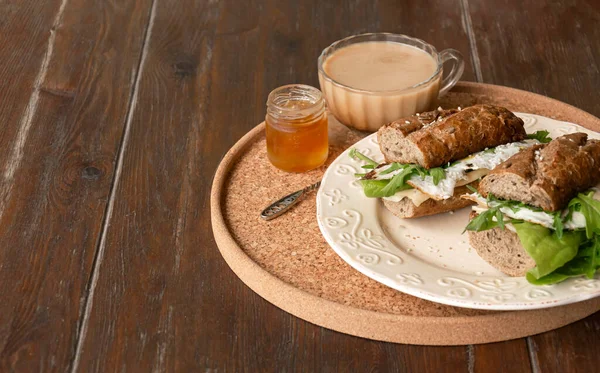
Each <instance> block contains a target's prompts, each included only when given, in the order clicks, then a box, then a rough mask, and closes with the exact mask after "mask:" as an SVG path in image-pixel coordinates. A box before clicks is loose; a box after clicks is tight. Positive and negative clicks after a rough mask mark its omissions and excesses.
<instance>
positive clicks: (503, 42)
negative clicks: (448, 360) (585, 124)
mask: <svg viewBox="0 0 600 373" xmlns="http://www.w3.org/2000/svg"><path fill="white" fill-rule="evenodd" d="M464 4H466V7H467V9H468V11H469V17H470V18H469V22H470V23H471V25H472V29H471V36H472V37H473V42H474V43H475V50H476V51H478V52H479V54H478V61H477V65H479V66H480V67H481V76H482V78H483V81H484V82H485V83H493V84H500V85H506V86H511V87H516V88H521V89H524V90H528V91H532V92H537V93H541V94H545V95H548V96H550V97H553V98H556V99H559V100H561V101H564V102H567V103H570V104H572V105H575V106H577V107H580V108H582V109H584V110H587V111H589V112H590V113H592V114H594V115H597V116H598V115H600V103H599V102H598V100H597V99H596V97H595V92H596V90H597V87H598V86H599V85H600V73H599V70H598V64H597V61H599V60H600V51H598V40H599V39H600V30H599V29H598V27H597V23H598V22H597V20H598V19H599V18H600V6H599V5H600V4H599V3H597V2H590V1H579V0H561V1H553V2H527V3H523V2H521V1H517V0H503V1H499V2H494V11H493V12H490V4H489V2H485V1H483V0H468V1H467V0H465V1H464ZM516 9H519V10H518V11H515V10H516ZM598 320H600V319H599V316H598V314H596V315H593V316H590V317H588V318H587V319H585V320H584V321H580V322H577V323H575V324H572V325H569V326H567V327H564V328H561V329H559V330H557V331H553V332H548V333H544V334H541V335H539V336H535V337H530V338H529V339H528V341H527V342H528V346H529V355H530V359H531V361H530V366H531V368H533V370H534V371H535V372H538V371H541V372H574V371H585V370H586V368H588V369H587V370H591V371H593V370H597V368H596V367H597V366H598V365H599V364H600V357H599V356H598V354H597V347H596V346H597V345H598V344H599V343H600V335H599V334H598V328H599V321H598ZM512 343H518V344H521V342H512ZM486 347H487V346H486ZM482 348H483V346H482V347H478V348H477V349H476V352H475V361H478V360H484V361H485V360H486V359H491V361H498V362H500V361H502V356H510V357H511V358H510V359H506V360H504V363H505V364H513V363H515V361H519V362H521V364H523V366H524V365H525V364H524V359H523V357H522V353H521V352H520V351H521V348H520V347H519V349H518V350H519V351H515V352H512V347H506V346H505V347H502V348H500V347H498V348H497V349H495V350H493V351H491V352H493V355H494V356H495V357H490V356H489V354H488V353H487V352H485V353H484V352H483V351H482V350H481V349H482ZM480 355H481V358H480ZM498 355H500V356H498ZM493 366H495V365H494V364H493V363H490V364H489V365H488V367H493ZM594 368H596V369H594ZM484 371H485V370H484ZM509 371H520V369H516V367H512V368H511V369H509Z"/></svg>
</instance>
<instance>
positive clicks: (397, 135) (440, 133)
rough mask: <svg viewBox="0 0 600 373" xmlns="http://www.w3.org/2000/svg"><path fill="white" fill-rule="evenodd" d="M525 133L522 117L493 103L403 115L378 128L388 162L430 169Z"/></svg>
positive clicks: (512, 140) (516, 138) (519, 137)
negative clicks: (416, 165)
mask: <svg viewBox="0 0 600 373" xmlns="http://www.w3.org/2000/svg"><path fill="white" fill-rule="evenodd" d="M432 113H433V114H432ZM421 117H422V118H421ZM432 118H433V120H432V121H430V122H429V120H430V119H432ZM525 137H526V132H525V129H524V128H523V121H522V120H521V119H520V118H519V117H517V116H516V115H514V114H513V113H512V112H510V111H509V110H507V109H505V108H503V107H500V106H493V105H475V106H471V107H468V108H465V109H463V110H462V111H455V110H453V111H441V112H438V111H434V112H430V113H424V114H423V115H422V116H419V117H417V116H411V117H407V118H402V119H400V120H397V121H395V122H392V123H390V124H387V125H385V126H383V127H382V128H380V129H379V131H378V132H377V139H378V141H379V147H380V149H381V152H382V153H383V155H384V157H385V160H386V162H399V163H415V164H418V165H420V166H422V167H425V168H427V169H429V168H433V167H438V166H441V165H444V164H446V163H448V162H450V161H454V160H457V159H460V158H464V157H466V156H468V155H470V154H472V153H475V152H478V151H482V150H484V149H486V148H489V147H494V146H498V145H501V144H506V143H510V142H515V141H521V140H523V139H525Z"/></svg>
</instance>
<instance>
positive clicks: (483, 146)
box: [350, 105, 549, 218]
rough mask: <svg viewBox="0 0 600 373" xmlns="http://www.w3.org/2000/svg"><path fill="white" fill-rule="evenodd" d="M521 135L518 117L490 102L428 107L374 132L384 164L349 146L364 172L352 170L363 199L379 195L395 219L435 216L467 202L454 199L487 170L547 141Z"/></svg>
mask: <svg viewBox="0 0 600 373" xmlns="http://www.w3.org/2000/svg"><path fill="white" fill-rule="evenodd" d="M546 136H547V132H545V133H536V134H534V135H529V136H528V135H527V133H526V132H525V129H524V127H523V121H522V120H521V119H520V118H519V117H517V116H516V115H514V114H513V113H512V112H510V111H509V110H507V109H505V108H502V107H499V106H492V105H475V106H471V107H468V108H465V109H462V110H460V109H451V110H442V109H441V108H439V109H438V110H434V111H432V112H428V113H422V114H416V115H413V116H410V117H407V118H402V119H400V120H397V121H395V122H392V123H390V124H387V125H385V126H383V127H382V128H381V129H379V131H378V132H377V140H378V144H379V148H380V150H381V152H382V153H383V155H384V158H385V163H383V164H378V163H377V162H375V161H373V160H371V159H370V158H368V157H366V156H365V155H363V154H361V153H360V152H358V151H356V150H355V149H353V150H352V151H351V152H350V156H351V157H354V158H358V159H361V160H363V161H365V162H366V165H364V166H363V168H365V169H366V170H370V171H369V172H368V173H366V174H358V175H357V176H358V177H360V182H361V184H362V187H363V191H364V193H365V195H366V196H367V197H372V198H382V199H383V203H384V205H385V207H386V208H388V209H389V210H390V211H391V212H392V213H393V214H394V215H396V216H398V217H400V218H416V217H420V216H426V215H433V214H439V213H442V212H446V211H452V210H456V209H460V208H463V207H467V206H470V205H472V204H473V203H474V202H473V201H471V200H467V199H462V198H460V196H461V195H463V194H465V193H466V192H467V191H468V189H467V186H468V185H469V186H471V187H475V186H477V180H478V179H480V178H481V177H483V176H484V175H486V174H487V173H488V172H489V171H490V170H491V169H493V168H494V167H496V166H497V165H499V164H500V163H502V162H503V161H505V160H506V159H508V158H509V157H511V156H513V155H514V154H516V153H518V152H519V151H521V150H523V149H527V148H530V147H532V146H535V145H538V144H540V143H542V142H543V141H549V139H547V137H546Z"/></svg>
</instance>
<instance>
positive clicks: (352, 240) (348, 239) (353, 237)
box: [325, 210, 402, 265]
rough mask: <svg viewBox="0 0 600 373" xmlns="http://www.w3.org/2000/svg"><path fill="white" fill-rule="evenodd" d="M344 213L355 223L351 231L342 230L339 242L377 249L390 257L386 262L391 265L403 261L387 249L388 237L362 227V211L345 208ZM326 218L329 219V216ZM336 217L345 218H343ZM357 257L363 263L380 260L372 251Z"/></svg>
mask: <svg viewBox="0 0 600 373" xmlns="http://www.w3.org/2000/svg"><path fill="white" fill-rule="evenodd" d="M342 214H343V215H345V216H346V217H348V218H349V219H350V220H354V221H355V223H354V225H353V226H352V229H351V230H350V231H349V232H348V231H346V232H342V233H340V234H339V235H338V237H339V240H338V242H339V243H340V244H342V245H345V246H347V247H348V248H350V249H353V250H357V249H359V248H362V249H365V250H370V251H377V252H379V253H381V254H384V255H386V256H387V257H388V260H387V261H386V263H387V264H389V265H396V264H401V263H402V258H400V257H399V256H398V255H396V254H392V253H390V252H388V251H386V250H385V244H384V242H385V241H386V238H385V237H384V236H382V235H377V234H374V233H373V231H372V230H371V229H370V228H361V224H362V221H363V218H362V214H361V213H360V212H358V211H356V210H344V211H342ZM325 219H326V220H327V219H328V218H325ZM334 219H339V220H343V219H341V218H334ZM374 256H376V257H377V258H375V257H374ZM356 258H357V259H359V260H360V261H362V262H363V263H368V264H372V263H373V262H374V261H376V262H377V263H378V262H379V256H378V255H375V254H372V253H369V254H365V255H363V256H361V254H359V255H357V256H356ZM369 258H370V259H369ZM375 264H376V263H375Z"/></svg>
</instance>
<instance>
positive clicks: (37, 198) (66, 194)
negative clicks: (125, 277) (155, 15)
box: [0, 0, 150, 372]
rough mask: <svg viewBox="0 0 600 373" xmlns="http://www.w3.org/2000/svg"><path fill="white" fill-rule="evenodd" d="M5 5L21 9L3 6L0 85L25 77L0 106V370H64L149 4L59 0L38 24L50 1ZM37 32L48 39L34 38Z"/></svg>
mask: <svg viewBox="0 0 600 373" xmlns="http://www.w3.org/2000/svg"><path fill="white" fill-rule="evenodd" d="M10 4H11V5H10V6H8V5H6V3H4V4H3V5H2V7H4V8H5V10H7V9H8V8H10V9H8V10H9V11H10V12H14V13H15V14H19V16H18V17H16V18H13V14H12V13H9V14H8V15H7V14H6V13H4V12H2V16H3V17H4V16H6V17H7V19H6V21H7V23H8V25H12V26H14V27H15V28H14V29H13V30H4V29H3V31H7V32H2V33H1V36H0V37H1V38H2V40H3V41H6V43H8V44H4V45H3V48H2V54H1V55H0V60H2V62H1V63H0V66H2V70H1V71H0V74H1V79H0V84H2V85H5V84H7V83H6V82H7V81H8V82H12V83H15V82H18V83H15V84H17V85H22V86H21V87H19V88H15V87H12V86H11V84H12V83H8V86H6V90H4V88H5V87H3V94H5V95H6V97H3V100H2V104H3V106H2V108H1V109H0V110H1V111H2V112H3V113H4V112H6V111H9V112H10V113H9V114H8V118H11V120H10V121H6V122H5V123H4V126H3V131H2V135H1V136H0V149H2V150H1V151H0V167H1V172H2V175H3V178H2V181H1V182H0V197H1V200H0V268H1V270H0V294H2V295H3V297H2V302H0V371H3V372H5V371H6V372H7V371H31V372H41V371H60V372H64V371H66V370H68V368H69V366H70V365H71V363H72V359H73V353H74V351H75V349H76V344H77V337H78V332H79V327H80V316H81V314H82V313H83V311H84V310H83V307H82V306H83V304H85V299H86V297H87V284H88V281H89V277H90V273H91V269H92V264H93V261H94V255H95V251H96V247H97V241H98V238H99V232H100V228H101V225H102V221H103V216H104V211H105V209H106V201H107V195H108V193H109V190H110V187H111V183H112V177H113V169H114V164H115V158H116V153H117V150H118V148H119V143H120V139H121V135H122V131H123V126H124V123H125V117H126V114H127V110H128V103H129V99H130V95H131V89H132V84H131V81H132V76H134V75H135V73H136V69H137V66H138V63H139V56H140V53H141V46H142V40H143V34H144V29H145V26H146V24H147V21H148V12H149V8H150V3H149V2H148V1H143V0H141V1H137V2H133V1H132V2H128V3H127V4H121V3H119V4H118V6H117V5H116V4H112V3H110V2H106V1H96V2H90V1H82V0H71V1H69V2H68V4H67V2H66V1H63V2H61V3H58V4H57V8H56V9H54V10H53V11H52V12H51V13H53V14H52V15H51V16H50V18H49V19H51V20H53V21H52V22H54V24H52V23H48V22H42V20H43V17H42V15H41V14H40V12H49V11H50V10H51V7H50V6H49V5H44V4H41V3H40V2H38V1H27V2H25V1H23V2H11V3H10ZM40 7H41V8H40ZM58 9H60V10H58ZM57 12H58V15H57ZM4 21H5V20H3V22H0V24H1V25H2V27H5V23H4ZM19 22H21V23H23V26H22V25H19ZM32 22H34V23H32ZM35 22H38V23H35ZM37 34H40V35H41V34H43V35H45V36H46V40H43V41H42V40H38V41H35V43H33V39H35V38H37V36H36V35H37ZM48 36H50V39H48ZM13 38H14V40H13ZM30 39H31V40H32V41H31V42H27V43H26V40H30ZM19 41H20V42H22V43H23V44H22V45H19V44H18V43H19ZM11 43H14V45H13V44H11ZM10 48H12V49H10ZM19 55H21V57H18V56H19ZM21 58H22V61H20V59H21ZM36 62H37V64H36ZM20 63H22V64H23V65H22V66H20V67H19V66H18V65H19V64H20ZM33 65H37V69H38V70H37V71H35V72H34V71H32V70H31V68H30V67H31V66H33ZM19 69H21V70H22V72H23V75H20V73H19V71H20V70H19ZM14 74H16V76H13V75H14ZM25 86H28V87H29V88H26V87H25ZM26 89H29V92H28V93H27V94H25V93H24V92H26ZM6 105H13V107H12V108H10V107H7V106H6ZM24 107H27V109H26V110H24V109H23V108H24ZM17 112H21V114H20V115H21V117H20V119H17V114H16V113H17ZM23 112H25V114H23Z"/></svg>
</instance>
